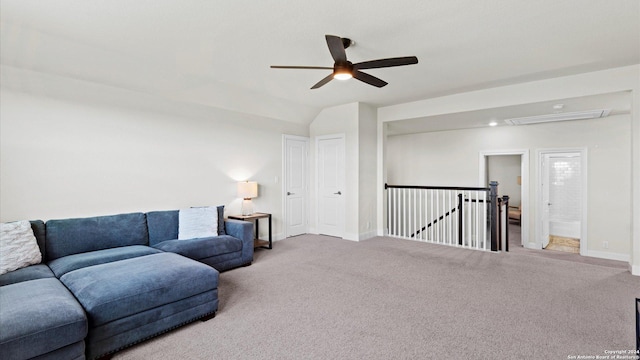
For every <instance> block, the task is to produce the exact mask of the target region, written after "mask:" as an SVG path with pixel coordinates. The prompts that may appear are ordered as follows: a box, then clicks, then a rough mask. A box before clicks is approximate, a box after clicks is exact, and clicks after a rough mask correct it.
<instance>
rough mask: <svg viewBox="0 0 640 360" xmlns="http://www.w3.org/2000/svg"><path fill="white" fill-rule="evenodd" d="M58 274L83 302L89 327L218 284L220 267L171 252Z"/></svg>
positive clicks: (179, 298) (191, 294)
mask: <svg viewBox="0 0 640 360" xmlns="http://www.w3.org/2000/svg"><path fill="white" fill-rule="evenodd" d="M60 280H61V281H62V282H63V283H64V284H65V285H66V286H67V288H69V290H71V292H72V293H73V294H74V295H75V297H76V298H77V299H78V301H79V302H80V303H81V304H82V306H83V307H84V309H85V311H86V312H87V316H88V318H89V326H90V327H91V328H94V327H97V326H100V325H102V324H105V323H107V322H110V321H114V320H118V319H122V318H125V317H127V316H131V315H134V314H138V313H140V312H143V311H146V310H149V309H153V308H156V307H159V306H162V305H165V304H170V303H173V302H175V301H179V300H182V299H185V298H188V297H190V296H194V295H198V294H201V293H203V292H207V291H211V290H213V289H217V288H218V272H217V271H216V270H215V269H213V268H211V267H209V266H206V265H204V264H201V263H199V262H196V261H193V260H190V259H187V258H185V257H183V256H180V255H177V254H172V253H159V254H152V255H147V256H141V257H136V258H132V259H125V260H120V261H114V262H110V263H105V264H100V265H94V266H89V267H85V268H81V269H78V270H74V271H71V272H68V273H66V274H64V275H63V276H62V277H61V278H60Z"/></svg>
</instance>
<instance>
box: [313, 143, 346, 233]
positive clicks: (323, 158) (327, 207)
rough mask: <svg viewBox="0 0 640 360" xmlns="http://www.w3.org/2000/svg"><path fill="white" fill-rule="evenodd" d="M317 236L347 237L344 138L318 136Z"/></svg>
mask: <svg viewBox="0 0 640 360" xmlns="http://www.w3.org/2000/svg"><path fill="white" fill-rule="evenodd" d="M316 148H317V152H316V153H317V167H318V172H317V176H318V181H317V186H318V188H317V194H318V208H317V214H318V233H320V234H325V235H330V236H336V237H343V236H344V225H345V222H344V214H345V211H344V204H345V203H344V198H345V189H344V170H345V169H344V157H345V150H344V135H335V136H323V137H318V138H317V142H316Z"/></svg>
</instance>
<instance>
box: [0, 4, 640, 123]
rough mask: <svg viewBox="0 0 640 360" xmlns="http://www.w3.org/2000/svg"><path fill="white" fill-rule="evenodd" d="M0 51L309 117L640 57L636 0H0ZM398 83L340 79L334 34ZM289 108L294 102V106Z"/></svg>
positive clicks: (69, 73) (119, 80)
mask: <svg viewBox="0 0 640 360" xmlns="http://www.w3.org/2000/svg"><path fill="white" fill-rule="evenodd" d="M0 6H1V8H0V22H1V25H2V28H1V41H0V46H1V48H0V63H1V64H2V65H3V66H5V67H12V68H20V69H27V70H32V71H36V72H41V73H47V74H53V75H59V76H64V77H69V78H73V79H77V80H84V81H90V82H95V83H100V84H106V85H109V86H114V87H118V88H124V89H128V90H134V91H138V92H142V93H147V94H151V95H154V96H159V97H161V98H166V99H171V100H175V101H180V102H187V103H196V104H199V105H206V106H213V107H222V108H228V109H233V110H237V111H244V112H247V113H252V114H258V115H263V116H268V117H274V118H280V119H283V120H287V121H295V122H301V123H305V122H306V123H308V122H310V121H311V120H313V118H314V116H315V115H316V114H317V113H318V111H320V109H322V108H325V107H329V106H334V105H339V104H345V103H351V102H364V103H368V104H372V105H374V106H385V105H392V104H399V103H404V102H409V101H414V100H419V99H426V98H430V97H436V96H442V95H447V94H453V93H458V92H464V91H471V90H477V89H482V88H488V87H494V86H500V85H509V84H514V83H520V82H525V81H532V80H538V79H544V78H551V77H557V76H563V75H571V74H576V73H582V72H588V71H596V70H601V69H606V68H611V67H618V66H625V65H631V64H637V63H640V25H639V24H640V2H639V1H637V0H615V1H605V0H590V1H584V0H535V1H531V0H487V1H476V0H437V1H436V0H434V1H431V0H429V1H425V0H397V1H378V0H376V1H365V0H352V1H341V0H323V1H283V0H261V1H256V0H251V1H247V0H236V1H204V0H108V1H106V0H51V1H42V0H0ZM325 34H333V35H338V36H342V37H349V38H351V39H353V40H354V41H355V45H354V46H353V47H350V48H349V49H347V56H348V58H349V60H351V61H353V62H358V61H364V60H371V59H379V58H387V57H397V56H409V55H415V56H417V57H418V59H419V63H418V64H416V65H410V66H403V67H394V68H386V69H373V70H367V72H369V73H370V74H372V75H375V76H377V77H380V78H382V79H383V80H385V81H387V82H388V83H389V85H387V86H386V87H383V88H375V87H372V86H369V85H366V84H364V83H362V82H359V81H357V80H354V79H352V80H349V81H344V82H343V81H332V82H330V83H329V84H327V85H325V86H324V87H322V88H320V89H316V90H310V87H311V86H312V85H313V84H315V83H316V82H317V81H319V80H320V79H322V78H323V77H325V76H326V75H328V74H329V71H328V70H280V69H271V68H269V66H270V65H311V66H332V65H333V60H332V59H331V56H330V54H329V51H328V49H327V45H326V43H325V39H324V35H325ZM285 109H286V110H285Z"/></svg>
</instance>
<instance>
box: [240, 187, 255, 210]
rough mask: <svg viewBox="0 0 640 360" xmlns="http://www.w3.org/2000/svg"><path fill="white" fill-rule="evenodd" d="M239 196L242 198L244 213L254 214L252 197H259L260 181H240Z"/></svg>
mask: <svg viewBox="0 0 640 360" xmlns="http://www.w3.org/2000/svg"><path fill="white" fill-rule="evenodd" d="M238 197H241V198H242V199H243V200H242V215H251V214H253V204H252V203H251V198H254V197H258V183H257V182H255V181H241V182H239V183H238Z"/></svg>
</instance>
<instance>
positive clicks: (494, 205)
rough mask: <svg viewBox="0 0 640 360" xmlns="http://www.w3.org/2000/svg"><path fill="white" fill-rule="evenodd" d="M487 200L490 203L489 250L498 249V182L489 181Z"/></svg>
mask: <svg viewBox="0 0 640 360" xmlns="http://www.w3.org/2000/svg"><path fill="white" fill-rule="evenodd" d="M489 188H490V189H489V202H490V204H491V206H490V209H491V251H498V231H499V229H498V206H499V204H498V182H497V181H490V182H489Z"/></svg>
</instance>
